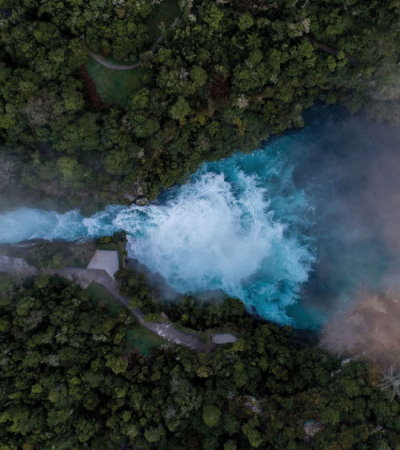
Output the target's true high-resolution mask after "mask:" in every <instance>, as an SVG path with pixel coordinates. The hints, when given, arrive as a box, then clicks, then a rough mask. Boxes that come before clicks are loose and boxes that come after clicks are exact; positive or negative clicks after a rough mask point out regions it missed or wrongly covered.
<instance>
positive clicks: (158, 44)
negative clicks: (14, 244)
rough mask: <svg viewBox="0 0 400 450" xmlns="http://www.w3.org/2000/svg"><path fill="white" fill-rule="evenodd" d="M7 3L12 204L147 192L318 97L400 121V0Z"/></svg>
mask: <svg viewBox="0 0 400 450" xmlns="http://www.w3.org/2000/svg"><path fill="white" fill-rule="evenodd" d="M0 6H2V7H3V8H2V9H1V10H0V145H2V147H1V153H0V194H2V195H1V196H0V198H1V199H2V201H1V204H0V207H1V206H3V207H5V206H7V205H9V204H10V203H11V202H13V201H21V199H22V200H23V201H24V202H25V203H35V204H39V199H43V198H45V199H47V200H41V203H40V204H41V205H42V206H49V205H51V206H52V207H54V205H58V207H59V208H60V207H63V208H71V207H76V206H83V207H86V209H85V211H88V212H89V210H94V209H96V208H97V207H98V206H99V205H100V204H104V203H105V202H112V201H113V202H117V201H118V202H128V201H132V200H135V199H137V198H139V197H142V202H145V201H146V198H149V199H152V198H154V197H155V196H156V195H157V194H158V192H159V191H160V189H162V188H164V187H167V186H170V185H172V184H174V183H176V182H179V181H181V180H183V179H184V177H185V176H187V175H188V174H190V173H191V172H193V171H194V170H195V169H196V167H197V166H198V165H199V164H200V163H201V162H202V161H204V160H211V159H217V158H221V157H223V156H226V155H229V154H230V153H231V152H233V151H236V150H238V149H240V150H242V151H246V150H250V149H254V148H256V147H257V146H258V145H259V143H260V142H261V141H262V140H263V139H266V138H267V137H268V136H269V135H271V134H273V133H281V132H283V131H285V130H287V129H290V128H294V127H301V126H302V125H303V118H302V113H303V111H304V110H305V109H306V108H309V107H310V106H311V105H313V104H314V103H315V102H317V101H322V102H326V103H329V104H332V103H337V102H340V103H342V104H344V105H346V106H347V107H348V108H350V109H351V110H352V111H356V110H358V109H360V108H365V109H366V110H367V111H368V112H369V113H370V114H373V115H374V116H375V117H377V118H378V119H381V120H388V121H389V122H392V123H399V117H400V116H399V111H398V102H399V97H400V85H399V83H400V81H399V80H400V77H399V76H398V75H399V73H398V72H399V70H398V65H397V63H398V59H399V51H398V49H399V37H400V29H399V27H398V23H399V19H400V3H399V1H398V0H389V1H386V2H384V3H382V2H381V1H379V0H370V1H368V2H365V0H346V1H343V0H318V1H314V0H301V1H299V0H284V1H279V2H278V1H269V2H265V1H264V0H219V1H217V2H216V1H214V0H197V1H196V2H194V1H192V0H163V1H161V0H152V1H146V2H145V1H139V0H91V1H90V2H85V1H83V0H60V1H57V2H53V1H47V0H14V1H7V0H3V1H2V2H0ZM93 54H96V55H98V56H99V57H101V58H103V59H106V60H107V61H109V62H110V63H115V64H117V65H118V64H134V65H135V68H132V69H131V70H117V69H110V68H106V67H104V66H103V65H101V64H100V63H99V62H98V61H96V60H95V59H93V57H92V56H90V55H93ZM52 200H53V203H51V201H52Z"/></svg>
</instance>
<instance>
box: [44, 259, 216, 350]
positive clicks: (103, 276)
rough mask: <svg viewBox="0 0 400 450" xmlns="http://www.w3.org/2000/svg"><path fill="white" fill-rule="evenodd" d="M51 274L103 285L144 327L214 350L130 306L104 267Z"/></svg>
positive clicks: (84, 284)
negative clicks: (148, 317)
mask: <svg viewBox="0 0 400 450" xmlns="http://www.w3.org/2000/svg"><path fill="white" fill-rule="evenodd" d="M49 273H50V274H51V275H58V276H60V277H62V278H66V279H68V280H70V281H74V282H75V283H77V284H79V285H80V286H81V287H82V288H84V289H85V288H87V287H88V286H89V285H90V284H91V283H97V284H100V285H101V286H103V287H104V288H105V289H106V290H107V291H108V292H109V293H110V294H111V295H112V296H113V297H114V298H115V299H116V300H117V301H118V303H119V304H120V305H122V306H123V307H124V308H126V309H127V310H128V311H129V312H130V313H131V314H132V315H134V316H135V318H136V320H137V321H138V322H139V323H140V325H142V326H143V327H145V328H147V329H148V330H150V331H152V332H153V333H155V334H157V335H158V336H160V337H161V338H163V339H165V340H167V341H169V342H173V343H174V344H177V345H182V346H184V347H188V348H190V349H192V350H195V351H197V352H202V353H208V352H210V351H211V350H213V348H214V345H213V344H207V343H205V342H204V341H203V340H202V339H200V338H199V337H198V336H195V335H192V334H189V333H185V332H184V331H180V330H177V329H176V328H175V327H174V325H173V324H172V323H168V322H166V323H163V322H147V321H145V320H144V314H143V313H142V311H140V309H138V308H132V307H131V306H129V299H128V297H124V296H123V295H121V294H120V293H119V286H118V283H117V282H116V281H115V280H114V279H113V278H112V277H111V276H110V275H109V274H108V273H107V272H106V271H105V270H102V269H81V268H74V267H68V268H64V269H58V270H50V271H49Z"/></svg>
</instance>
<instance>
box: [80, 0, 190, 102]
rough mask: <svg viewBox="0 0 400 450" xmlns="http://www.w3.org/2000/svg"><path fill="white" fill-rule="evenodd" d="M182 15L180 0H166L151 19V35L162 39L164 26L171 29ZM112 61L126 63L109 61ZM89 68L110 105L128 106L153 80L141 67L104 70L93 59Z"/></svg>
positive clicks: (89, 61) (104, 98)
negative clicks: (133, 97)
mask: <svg viewBox="0 0 400 450" xmlns="http://www.w3.org/2000/svg"><path fill="white" fill-rule="evenodd" d="M180 14H181V10H180V7H179V4H178V1H177V0H165V1H164V2H162V3H161V4H160V6H159V7H158V8H157V9H156V11H155V12H154V14H153V15H151V16H150V17H149V19H148V20H147V25H148V27H149V29H150V36H151V40H152V41H153V42H156V41H157V39H158V38H159V37H160V36H161V30H160V25H161V23H164V24H165V27H166V28H167V29H168V28H169V27H170V26H171V25H172V24H173V22H174V20H175V19H176V18H178V17H179V16H180ZM107 60H109V61H110V62H114V63H117V64H124V62H121V61H115V60H114V59H112V58H108V57H107ZM86 69H87V71H88V73H89V75H90V77H91V79H92V80H93V82H94V84H95V85H96V90H97V93H98V95H99V97H100V98H101V99H102V100H103V102H104V103H106V104H109V105H118V106H127V105H128V104H129V102H130V99H131V97H132V95H133V94H134V93H135V92H137V91H138V90H140V89H141V88H142V87H143V86H144V85H145V84H146V82H147V81H148V79H149V71H148V70H146V69H144V68H142V67H138V68H136V69H132V70H116V69H110V68H108V67H104V66H103V65H101V64H100V63H98V62H97V61H95V60H94V59H93V58H91V57H89V58H88V60H87V62H86Z"/></svg>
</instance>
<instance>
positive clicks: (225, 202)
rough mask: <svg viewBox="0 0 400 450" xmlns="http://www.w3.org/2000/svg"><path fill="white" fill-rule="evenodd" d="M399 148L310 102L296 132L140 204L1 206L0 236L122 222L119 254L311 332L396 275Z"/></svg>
mask: <svg viewBox="0 0 400 450" xmlns="http://www.w3.org/2000/svg"><path fill="white" fill-rule="evenodd" d="M399 150H400V132H399V130H394V129H391V128H388V127H385V126H381V125H377V124H373V123H371V122H369V121H368V120H367V119H365V118H364V117H362V116H350V115H348V114H346V113H345V112H343V111H341V110H339V109H338V108H332V107H318V108H315V109H313V110H312V111H311V112H310V113H308V114H307V116H306V126H305V128H304V129H302V130H300V131H297V132H293V133H288V134H286V135H284V136H282V137H279V138H275V139H273V140H271V141H270V142H268V143H267V144H266V145H265V146H264V147H263V148H261V149H259V150H255V151H253V152H251V153H248V154H243V153H240V152H238V153H236V154H235V155H233V156H232V157H230V158H227V159H223V160H220V161H217V162H213V163H205V164H203V165H202V166H201V167H200V168H199V170H198V171H197V172H196V173H194V174H193V175H192V176H191V177H190V179H189V180H188V181H187V182H186V183H185V184H183V185H181V186H177V187H174V188H172V189H169V190H167V191H165V192H163V193H162V194H161V195H160V197H159V199H158V201H157V202H155V203H153V204H151V205H149V206H144V207H139V206H136V205H132V206H120V205H110V206H108V207H107V208H106V209H105V210H103V211H100V212H98V213H96V214H94V215H93V216H92V217H87V218H85V217H82V216H81V215H80V213H79V211H70V212H68V213H66V214H57V213H55V212H52V211H43V210H37V209H32V208H19V209H15V210H12V211H8V212H6V213H3V214H1V215H0V230H1V235H0V242H18V241H21V240H26V239H33V238H39V237H40V238H46V239H65V240H79V239H85V238H90V237H97V236H102V235H110V234H112V233H114V232H116V231H119V230H125V231H126V232H127V235H128V253H129V255H130V256H131V257H132V258H136V259H137V260H139V261H140V262H141V263H142V264H144V265H146V266H147V267H148V268H149V269H150V270H151V271H152V272H158V273H159V274H161V275H162V276H163V277H164V278H165V280H166V282H167V283H168V284H169V285H170V286H172V287H173V288H174V289H175V290H176V291H177V292H180V293H191V294H198V293H200V292H203V291H209V290H215V289H220V290H222V291H224V292H225V293H226V294H227V295H229V296H233V297H238V298H240V299H241V300H242V301H243V302H244V303H245V304H246V306H247V308H248V309H249V310H250V311H251V312H253V313H255V314H258V315H260V316H262V317H264V318H266V319H269V320H273V321H276V322H279V323H285V324H286V323H287V324H292V325H294V326H297V327H300V328H309V329H315V328H318V327H319V326H320V325H321V324H323V323H324V322H325V321H326V320H327V319H328V318H329V317H330V315H331V314H332V313H333V312H335V311H336V310H337V309H340V308H344V307H346V305H348V304H350V303H351V302H352V300H353V298H355V296H356V294H357V292H359V290H360V289H368V290H380V289H382V288H383V287H385V284H386V283H389V281H388V280H393V279H396V277H397V273H398V267H399V264H398V263H399V259H398V256H397V255H398V254H399V253H400V252H398V251H397V250H400V245H399V246H397V245H398V244H400V240H399V242H398V238H397V233H396V230H397V229H398V225H399V220H398V213H397V210H398V211H400V203H399V198H400V192H399V188H398V180H399V179H400V178H399V175H400V152H399ZM398 193H399V195H398ZM397 207H399V208H398V209H396V208H397ZM399 234H400V233H399Z"/></svg>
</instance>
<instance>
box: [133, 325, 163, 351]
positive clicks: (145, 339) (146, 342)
mask: <svg viewBox="0 0 400 450" xmlns="http://www.w3.org/2000/svg"><path fill="white" fill-rule="evenodd" d="M126 341H127V346H128V348H137V349H138V350H139V352H140V353H141V354H142V355H148V354H149V353H150V350H151V349H152V348H158V347H160V346H161V345H163V344H165V340H164V339H162V338H160V337H159V336H157V335H156V334H154V333H152V332H151V331H149V330H147V329H146V328H144V327H142V326H141V325H136V326H135V327H133V328H132V329H131V330H128V331H127V332H126Z"/></svg>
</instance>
